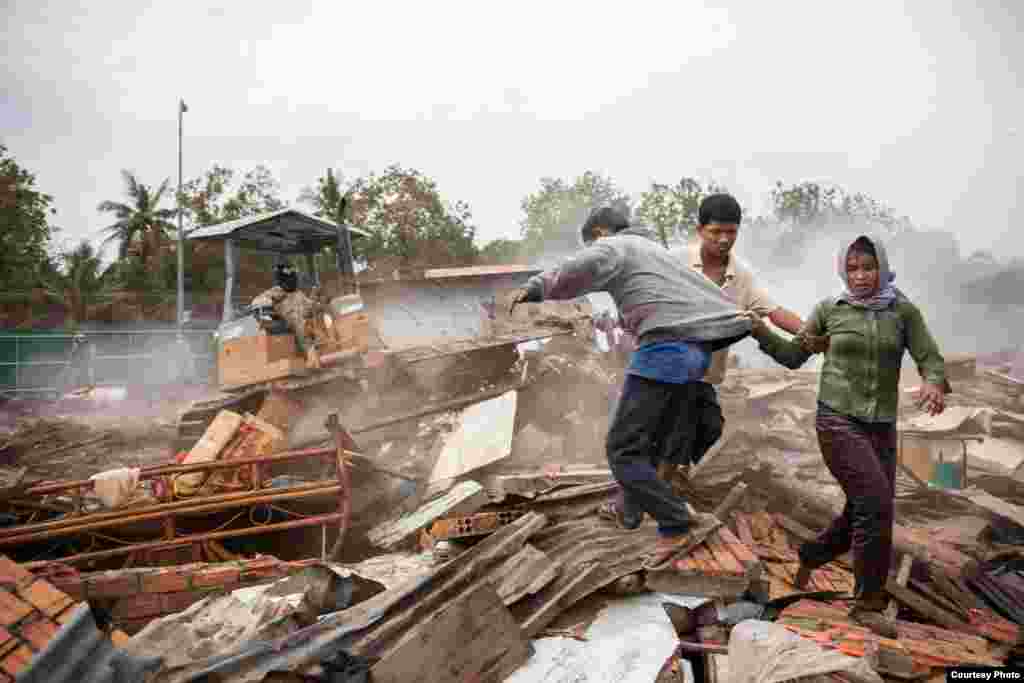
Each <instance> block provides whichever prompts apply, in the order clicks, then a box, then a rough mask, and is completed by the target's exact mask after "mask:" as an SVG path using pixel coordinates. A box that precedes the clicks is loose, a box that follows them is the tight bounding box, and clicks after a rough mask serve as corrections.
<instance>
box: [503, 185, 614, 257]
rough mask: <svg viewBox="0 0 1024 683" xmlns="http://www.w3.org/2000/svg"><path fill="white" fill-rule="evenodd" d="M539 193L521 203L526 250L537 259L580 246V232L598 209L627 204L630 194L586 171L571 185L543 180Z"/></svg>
mask: <svg viewBox="0 0 1024 683" xmlns="http://www.w3.org/2000/svg"><path fill="white" fill-rule="evenodd" d="M540 186H541V187H540V190H538V191H537V192H534V193H533V194H530V195H528V196H527V197H526V198H525V199H523V201H522V202H521V204H520V208H521V209H522V210H523V213H524V214H525V216H524V217H523V219H522V220H521V221H520V222H519V228H520V231H521V233H522V235H523V247H524V250H525V253H526V254H527V256H529V257H531V258H534V257H536V256H539V255H540V254H541V253H543V252H551V253H565V252H569V251H573V250H575V249H576V248H577V247H578V245H579V230H580V227H581V226H582V225H583V222H584V221H585V220H586V219H587V216H589V215H590V213H591V212H592V211H593V210H594V209H597V208H600V207H602V206H611V205H617V204H628V203H629V195H628V194H626V193H625V192H623V191H622V190H621V189H619V187H618V186H617V185H616V184H615V182H614V181H613V180H612V179H611V178H606V177H604V176H602V175H600V174H597V173H594V172H593V171H587V172H586V173H584V174H583V175H582V176H580V177H578V178H577V179H576V180H575V181H574V182H573V183H572V184H569V183H567V182H566V181H564V180H562V179H561V178H541V180H540Z"/></svg>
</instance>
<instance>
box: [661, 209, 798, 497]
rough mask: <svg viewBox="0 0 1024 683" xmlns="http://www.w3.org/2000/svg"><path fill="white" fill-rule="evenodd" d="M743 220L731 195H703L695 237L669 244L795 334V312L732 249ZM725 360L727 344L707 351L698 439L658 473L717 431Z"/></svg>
mask: <svg viewBox="0 0 1024 683" xmlns="http://www.w3.org/2000/svg"><path fill="white" fill-rule="evenodd" d="M742 220H743V210H742V209H741V208H740V205H739V202H737V201H736V199H735V198H734V197H732V196H731V195H728V194H714V195H710V196H708V197H705V199H704V201H702V202H701V205H700V209H699V212H698V220H697V237H698V239H697V241H696V242H695V243H693V244H690V245H688V246H687V247H683V248H677V249H674V250H673V251H672V253H673V254H675V255H676V256H677V257H678V258H680V259H681V260H683V261H684V262H685V263H686V265H687V266H689V267H690V268H692V269H693V270H696V271H698V272H700V273H703V274H704V276H705V277H707V278H708V279H709V280H711V281H712V282H714V283H715V284H716V285H718V286H719V287H721V288H722V291H723V293H724V294H725V295H726V296H727V297H728V298H729V299H731V300H732V301H733V302H734V303H735V304H736V305H737V307H739V309H740V310H741V311H751V312H753V313H756V314H757V315H758V316H760V317H767V318H768V319H769V320H770V321H771V322H772V324H774V325H775V326H776V327H779V328H780V329H783V330H785V331H787V332H789V333H790V334H796V333H798V332H799V331H800V328H801V327H803V321H802V320H801V319H800V316H798V315H796V314H795V313H793V312H791V311H788V310H786V309H785V308H782V307H780V306H779V305H778V304H776V303H775V302H774V301H772V299H771V297H770V296H769V295H768V294H767V293H766V292H765V291H764V290H763V289H761V287H759V286H758V284H757V281H756V279H755V277H754V274H753V273H752V272H751V271H750V270H749V269H748V268H746V267H745V266H744V265H743V264H742V263H740V262H739V260H738V259H737V258H736V257H735V256H734V255H733V254H732V248H733V246H735V244H736V239H737V237H738V236H739V228H740V223H741V221H742ZM728 362H729V348H728V347H726V348H724V349H722V350H720V351H715V352H714V353H713V354H712V356H711V365H710V366H709V367H708V370H707V372H706V373H705V374H704V377H703V378H702V381H703V382H704V383H706V384H708V385H710V388H711V390H710V391H706V392H703V395H704V396H706V397H707V400H708V404H707V405H705V406H704V407H703V409H702V410H700V411H697V414H698V415H700V421H701V423H702V424H701V428H700V429H697V430H694V431H693V432H692V433H693V434H694V435H695V436H694V438H695V439H697V441H698V442H699V443H691V444H685V443H684V444H679V447H678V449H673V452H676V453H678V454H679V458H678V461H676V462H673V463H661V464H660V466H659V470H660V473H661V474H662V475H663V476H665V477H668V478H671V475H672V473H673V472H672V470H673V469H675V468H673V467H671V466H672V465H676V466H678V465H683V466H684V468H686V467H688V466H689V465H690V464H696V463H697V462H698V461H699V460H700V458H702V457H703V456H704V454H705V453H706V452H707V450H708V449H709V448H711V446H712V445H714V443H715V442H716V441H718V439H719V438H720V437H721V435H722V427H723V425H724V423H725V419H724V417H723V416H722V409H721V407H720V406H719V404H718V401H717V395H716V391H715V390H714V388H715V387H718V386H719V385H720V384H722V382H723V381H725V374H726V370H727V367H728Z"/></svg>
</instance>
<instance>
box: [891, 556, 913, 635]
mask: <svg viewBox="0 0 1024 683" xmlns="http://www.w3.org/2000/svg"><path fill="white" fill-rule="evenodd" d="M913 566H914V558H913V557H911V556H910V555H906V554H904V555H903V558H902V559H901V560H900V569H899V571H898V572H897V573H896V583H897V584H899V585H900V586H904V587H906V585H907V581H908V580H910V570H911V568H913ZM899 611H900V606H899V603H898V602H896V601H895V600H890V601H889V606H888V607H886V608H885V616H886V617H888V618H889V619H895V618H896V613H897V612H899Z"/></svg>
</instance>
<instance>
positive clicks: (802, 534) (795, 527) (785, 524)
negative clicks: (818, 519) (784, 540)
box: [773, 513, 818, 541]
mask: <svg viewBox="0 0 1024 683" xmlns="http://www.w3.org/2000/svg"><path fill="white" fill-rule="evenodd" d="M773 518H774V519H775V522H776V523H777V524H778V525H779V526H780V527H782V528H783V529H785V530H786V531H788V532H789V533H791V534H793V536H795V537H796V538H798V539H799V540H801V541H813V540H814V539H816V538H817V537H818V534H816V533H815V532H813V531H811V530H810V529H808V528H807V527H805V526H804V525H803V524H800V523H799V522H797V521H796V520H794V519H790V518H789V517H787V516H786V515H784V514H781V513H776V514H775V515H773Z"/></svg>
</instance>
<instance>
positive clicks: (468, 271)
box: [423, 265, 541, 280]
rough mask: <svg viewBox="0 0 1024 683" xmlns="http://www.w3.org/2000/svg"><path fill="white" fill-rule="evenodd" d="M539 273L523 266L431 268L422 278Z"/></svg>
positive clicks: (535, 269)
mask: <svg viewBox="0 0 1024 683" xmlns="http://www.w3.org/2000/svg"><path fill="white" fill-rule="evenodd" d="M539 272H541V269H540V268H535V267H534V266H524V265H503V266H469V267H465V268H432V269H430V270H425V271H423V277H425V278H426V279H428V280H438V279H442V278H449V277H484V276H487V275H507V274H518V273H531V274H532V273H539Z"/></svg>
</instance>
